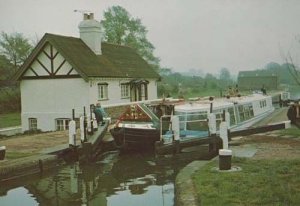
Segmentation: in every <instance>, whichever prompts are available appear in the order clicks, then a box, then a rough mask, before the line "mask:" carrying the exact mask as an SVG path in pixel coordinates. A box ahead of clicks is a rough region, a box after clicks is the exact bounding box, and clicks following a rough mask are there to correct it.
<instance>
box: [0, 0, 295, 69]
mask: <svg viewBox="0 0 300 206" xmlns="http://www.w3.org/2000/svg"><path fill="white" fill-rule="evenodd" d="M113 5H120V6H122V7H124V8H125V9H126V10H127V11H128V12H129V13H130V14H131V15H132V16H133V17H138V18H140V19H141V20H142V23H143V25H145V26H146V28H147V29H148V39H149V40H150V42H151V43H153V45H154V46H155V48H156V49H155V55H156V56H158V57H159V58H160V59H161V66H163V67H168V68H172V69H173V70H174V71H188V70H189V69H192V68H194V69H201V70H202V71H203V72H204V73H207V72H209V73H218V71H219V70H220V69H221V68H223V67H226V68H228V69H229V70H230V71H231V72H232V73H237V72H238V71H240V70H254V69H258V68H262V67H263V66H265V65H266V64H267V63H269V62H278V63H280V64H282V63H284V62H285V59H284V56H285V55H286V54H287V52H288V51H290V53H291V55H292V56H293V60H294V61H295V63H296V64H297V63H298V62H299V63H300V43H299V40H300V23H299V22H300V1H299V0H0V19H1V20H0V31H5V32H8V33H11V32H20V33H23V34H25V36H26V37H29V38H32V39H36V38H37V37H38V38H41V37H42V36H43V35H44V33H46V32H48V33H54V34H61V35H67V36H75V37H78V36H79V32H78V24H79V22H80V21H81V20H82V14H81V13H78V12H74V10H75V9H77V10H89V11H91V12H94V13H95V18H96V19H97V20H99V21H100V20H101V19H102V17H103V11H104V10H107V9H108V8H109V7H110V6H113ZM297 52H298V53H297Z"/></svg>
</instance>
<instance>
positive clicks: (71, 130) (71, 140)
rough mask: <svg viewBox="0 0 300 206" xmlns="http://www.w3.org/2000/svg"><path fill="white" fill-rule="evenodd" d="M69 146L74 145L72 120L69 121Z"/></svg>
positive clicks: (73, 122) (74, 127) (74, 128)
mask: <svg viewBox="0 0 300 206" xmlns="http://www.w3.org/2000/svg"><path fill="white" fill-rule="evenodd" d="M69 146H70V147H72V146H76V122H75V121H74V120H71V121H70V122H69Z"/></svg>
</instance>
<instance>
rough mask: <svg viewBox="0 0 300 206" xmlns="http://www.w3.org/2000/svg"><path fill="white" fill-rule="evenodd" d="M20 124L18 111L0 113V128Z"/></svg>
mask: <svg viewBox="0 0 300 206" xmlns="http://www.w3.org/2000/svg"><path fill="white" fill-rule="evenodd" d="M19 125H21V114H20V113H8V114H0V128H5V127H13V126H19Z"/></svg>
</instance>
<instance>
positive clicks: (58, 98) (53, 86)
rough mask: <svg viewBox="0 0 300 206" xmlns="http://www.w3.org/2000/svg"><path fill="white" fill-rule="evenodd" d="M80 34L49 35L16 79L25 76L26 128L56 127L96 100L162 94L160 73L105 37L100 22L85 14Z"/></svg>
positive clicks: (22, 82)
mask: <svg viewBox="0 0 300 206" xmlns="http://www.w3.org/2000/svg"><path fill="white" fill-rule="evenodd" d="M79 31H80V38H75V37H68V36H60V35H54V34H45V35H44V37H43V38H42V39H41V41H40V42H39V43H38V45H37V46H36V48H35V49H34V50H33V52H32V53H31V55H30V56H29V58H28V59H27V60H26V61H25V63H24V64H23V66H22V67H21V68H20V70H19V71H18V72H17V73H16V74H15V76H14V80H18V81H20V88H21V102H22V114H21V117H22V130H23V131H26V130H35V129H40V130H42V131H54V130H63V129H66V128H67V127H68V122H69V120H70V119H71V117H72V109H75V113H76V115H75V116H76V117H77V118H78V117H79V115H82V114H83V108H84V107H85V108H86V110H87V111H86V112H87V113H89V108H90V105H91V104H96V103H97V102H100V103H101V104H102V105H107V104H112V103H126V102H131V101H141V100H147V99H156V98H157V81H158V80H159V78H160V76H159V75H158V74H157V73H156V72H155V71H154V70H153V69H152V67H150V65H149V64H148V63H147V62H146V61H145V60H144V59H143V58H142V57H141V56H139V55H138V54H137V53H136V51H135V50H134V49H132V48H130V47H127V46H121V45H114V44H109V43H105V42H101V39H102V37H101V29H100V23H99V22H98V21H96V20H94V18H93V14H85V15H84V20H83V21H82V22H81V23H80V24H79Z"/></svg>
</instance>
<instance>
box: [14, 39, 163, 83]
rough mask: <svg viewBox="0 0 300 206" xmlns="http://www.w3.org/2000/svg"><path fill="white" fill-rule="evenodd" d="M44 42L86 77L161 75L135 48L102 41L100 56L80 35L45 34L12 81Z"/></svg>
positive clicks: (24, 69)
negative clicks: (78, 36)
mask: <svg viewBox="0 0 300 206" xmlns="http://www.w3.org/2000/svg"><path fill="white" fill-rule="evenodd" d="M47 42H48V43H50V44H51V45H53V46H54V47H55V48H56V49H57V50H58V52H59V53H61V54H62V55H63V56H64V57H65V58H66V60H67V61H68V62H69V63H70V64H71V65H72V66H73V68H74V69H75V70H76V71H77V72H78V73H79V74H80V75H81V76H82V77H83V78H84V79H86V80H87V79H88V78H89V77H115V78H118V77H128V78H154V79H158V78H159V77H160V76H159V75H158V74H157V73H156V72H155V71H154V70H153V68H152V67H151V66H150V65H149V64H148V63H147V62H146V61H145V60H144V59H143V58H142V57H141V56H139V55H138V54H137V53H136V51H135V49H133V48H130V47H128V46H121V45H114V44H110V43H105V42H102V45H101V48H102V55H96V54H95V53H94V52H93V51H92V50H91V49H90V48H89V47H88V46H87V45H86V44H85V43H84V42H83V41H82V40H81V39H80V38H76V37H68V36H61V35H54V34H49V33H46V34H45V35H44V37H43V38H42V39H41V41H40V42H39V43H38V45H37V46H36V47H35V49H34V50H33V52H32V53H31V55H30V56H29V58H28V59H27V60H26V61H25V63H24V64H23V65H22V67H21V68H20V69H19V71H18V72H17V73H16V74H15V76H14V78H13V79H14V80H19V79H20V77H21V76H22V75H23V74H24V72H25V71H26V70H27V68H28V67H29V66H30V64H31V63H32V62H33V61H34V58H35V57H36V56H37V55H38V54H39V52H40V51H41V49H43V47H44V46H45V44H46V43H47Z"/></svg>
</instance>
